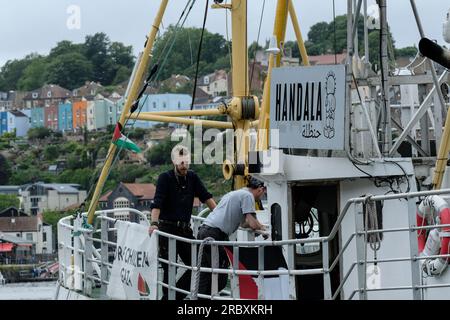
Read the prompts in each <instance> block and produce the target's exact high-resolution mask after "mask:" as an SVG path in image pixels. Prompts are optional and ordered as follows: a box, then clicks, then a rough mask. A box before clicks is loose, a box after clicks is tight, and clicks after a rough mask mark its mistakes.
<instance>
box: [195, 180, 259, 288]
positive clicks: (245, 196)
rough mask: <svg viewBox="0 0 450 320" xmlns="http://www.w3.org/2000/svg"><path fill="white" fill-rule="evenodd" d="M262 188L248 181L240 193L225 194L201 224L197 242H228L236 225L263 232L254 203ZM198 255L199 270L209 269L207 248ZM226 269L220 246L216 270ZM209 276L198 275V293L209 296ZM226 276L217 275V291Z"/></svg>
mask: <svg viewBox="0 0 450 320" xmlns="http://www.w3.org/2000/svg"><path fill="white" fill-rule="evenodd" d="M265 191H266V188H265V186H264V183H263V182H261V181H259V180H257V179H255V178H251V179H250V181H249V183H248V186H247V187H246V188H242V189H240V190H236V191H232V192H229V193H227V194H226V195H225V196H224V197H223V198H222V199H221V200H220V202H219V204H218V205H217V206H216V208H215V209H214V210H213V212H211V213H210V214H209V216H208V217H207V218H206V219H205V221H203V224H202V225H201V226H200V228H199V230H198V234H197V239H199V240H203V239H206V238H213V239H214V240H217V241H228V240H229V239H228V236H229V235H231V234H232V233H234V232H235V231H236V230H237V229H238V228H239V226H240V225H242V226H243V227H250V228H251V229H253V230H264V226H263V225H262V224H261V223H260V222H259V221H258V220H257V219H256V213H255V212H256V209H255V201H259V200H260V199H261V198H262V196H263V195H264V193H265ZM204 250H205V251H204V252H203V256H202V263H201V265H202V267H207V268H208V267H211V249H210V246H205V249H204ZM228 266H229V262H228V258H227V255H226V253H225V250H224V248H223V247H221V246H220V247H219V268H220V269H226V268H228ZM211 277H212V275H211V273H203V272H202V273H201V274H200V283H199V293H203V294H210V292H211ZM227 278H228V277H227V275H226V274H219V279H218V282H219V283H218V292H220V291H221V290H222V289H223V288H225V286H226V284H227Z"/></svg>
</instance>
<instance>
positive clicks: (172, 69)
mask: <svg viewBox="0 0 450 320" xmlns="http://www.w3.org/2000/svg"><path fill="white" fill-rule="evenodd" d="M201 32H202V29H200V28H184V29H181V30H178V29H176V28H175V27H174V26H169V27H168V29H167V31H166V32H165V33H164V34H163V35H162V36H161V37H159V38H158V39H157V40H156V42H155V47H154V50H153V55H154V57H155V61H159V60H160V61H161V62H162V61H164V60H165V59H167V60H166V62H165V64H164V65H163V66H161V65H160V68H162V69H160V70H159V72H160V75H159V79H160V80H161V79H167V78H169V77H170V76H171V75H173V74H184V75H187V76H188V77H194V76H195V69H196V57H197V51H198V46H199V43H200V36H201ZM174 39H175V42H174V43H173V48H172V50H171V52H170V54H169V55H167V53H168V52H167V51H168V48H170V46H171V45H172V42H173V41H174ZM163 50H164V52H163ZM224 56H225V57H226V56H228V45H227V41H226V40H225V39H224V37H223V36H222V35H220V34H218V33H211V32H209V31H207V30H205V32H204V37H203V44H202V51H201V55H200V61H201V64H200V68H199V72H200V74H205V73H209V72H212V71H214V63H215V62H216V61H217V60H218V59H219V58H222V57H224ZM189 57H192V59H190V58H189ZM228 61H229V57H228Z"/></svg>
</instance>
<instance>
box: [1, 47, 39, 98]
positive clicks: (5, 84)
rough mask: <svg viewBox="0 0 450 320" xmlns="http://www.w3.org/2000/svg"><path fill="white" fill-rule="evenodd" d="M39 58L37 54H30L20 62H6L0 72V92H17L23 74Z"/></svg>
mask: <svg viewBox="0 0 450 320" xmlns="http://www.w3.org/2000/svg"><path fill="white" fill-rule="evenodd" d="M39 57H41V56H40V55H38V54H37V53H32V54H29V55H27V56H26V57H25V58H23V59H20V60H17V59H16V60H8V61H7V62H6V64H5V65H4V66H3V67H2V68H1V70H0V91H10V90H17V88H18V83H19V80H20V78H21V77H22V75H23V72H24V71H25V69H26V68H27V67H28V66H29V65H30V64H31V63H32V62H33V61H34V59H36V58H39Z"/></svg>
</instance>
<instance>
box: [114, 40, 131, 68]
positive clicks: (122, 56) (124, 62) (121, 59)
mask: <svg viewBox="0 0 450 320" xmlns="http://www.w3.org/2000/svg"><path fill="white" fill-rule="evenodd" d="M109 53H110V56H111V59H112V60H113V61H114V63H115V64H117V65H119V66H123V67H127V68H129V69H131V68H133V64H134V57H133V47H132V46H125V45H124V44H123V43H121V42H113V43H111V46H110V47H109Z"/></svg>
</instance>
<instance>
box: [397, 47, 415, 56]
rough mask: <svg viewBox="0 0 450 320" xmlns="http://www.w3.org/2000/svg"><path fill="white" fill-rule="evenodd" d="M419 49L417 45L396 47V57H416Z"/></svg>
mask: <svg viewBox="0 0 450 320" xmlns="http://www.w3.org/2000/svg"><path fill="white" fill-rule="evenodd" d="M418 51H419V49H417V47H415V46H414V47H405V48H401V49H395V56H396V57H410V58H414V57H415V56H416V54H417V52H418Z"/></svg>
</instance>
